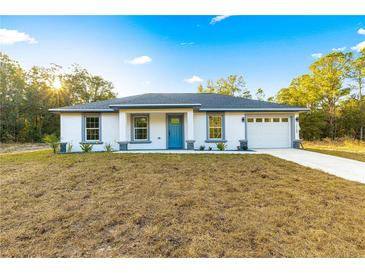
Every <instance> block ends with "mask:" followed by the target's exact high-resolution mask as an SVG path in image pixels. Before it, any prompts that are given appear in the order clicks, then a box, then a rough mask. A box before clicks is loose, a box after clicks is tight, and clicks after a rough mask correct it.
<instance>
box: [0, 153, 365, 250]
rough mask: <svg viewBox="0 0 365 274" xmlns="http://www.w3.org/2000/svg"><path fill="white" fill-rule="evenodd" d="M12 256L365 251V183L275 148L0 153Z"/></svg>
mask: <svg viewBox="0 0 365 274" xmlns="http://www.w3.org/2000/svg"><path fill="white" fill-rule="evenodd" d="M0 161H1V165H0V180H1V185H0V190H1V192H0V204H1V222H0V255H1V256H2V257H364V256H365V185H361V184H358V183H354V182H349V181H346V180H343V179H339V178H337V177H334V176H331V175H328V174H325V173H322V172H320V171H317V170H312V169H309V168H305V167H302V166H299V165H297V164H294V163H291V162H287V161H284V160H280V159H278V158H274V157H272V156H268V155H203V154H195V155H174V154H108V153H90V154H73V155H52V154H51V153H50V152H48V151H41V152H31V153H22V154H13V155H0Z"/></svg>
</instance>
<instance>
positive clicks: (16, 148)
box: [0, 143, 49, 153]
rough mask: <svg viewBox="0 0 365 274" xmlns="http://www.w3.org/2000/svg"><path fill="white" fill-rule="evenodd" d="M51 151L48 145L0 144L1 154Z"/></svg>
mask: <svg viewBox="0 0 365 274" xmlns="http://www.w3.org/2000/svg"><path fill="white" fill-rule="evenodd" d="M45 149H49V146H48V145H47V144H43V143H24V144H20V143H9V144H4V143H0V153H16V152H28V151H38V150H45Z"/></svg>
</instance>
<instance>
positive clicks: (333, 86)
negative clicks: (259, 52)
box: [198, 49, 365, 140]
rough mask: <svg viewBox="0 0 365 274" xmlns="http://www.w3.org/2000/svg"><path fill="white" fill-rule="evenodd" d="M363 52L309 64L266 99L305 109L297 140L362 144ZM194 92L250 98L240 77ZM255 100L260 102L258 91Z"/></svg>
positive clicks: (364, 114)
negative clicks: (357, 141)
mask: <svg viewBox="0 0 365 274" xmlns="http://www.w3.org/2000/svg"><path fill="white" fill-rule="evenodd" d="M364 86H365V49H362V51H361V52H360V54H356V55H354V54H353V53H350V52H346V53H344V52H332V53H330V54H328V55H326V56H323V57H321V58H319V59H318V60H316V61H315V62H313V63H312V64H311V65H310V66H309V72H308V73H306V74H304V75H300V76H298V77H296V78H294V79H293V80H292V81H291V83H290V85H289V86H288V87H286V88H282V89H281V90H279V91H278V93H277V94H276V95H275V96H273V97H269V98H267V100H268V101H271V102H277V103H282V104H289V105H296V106H302V107H307V108H308V109H309V111H308V112H307V113H302V114H301V115H300V127H301V138H303V139H305V140H319V139H322V138H327V137H329V138H332V139H335V138H338V137H345V136H346V137H351V138H354V139H360V140H364V134H365V132H364V131H365V94H364ZM198 92H201V93H220V94H226V95H234V96H241V97H244V98H252V95H251V93H250V91H249V90H248V89H247V88H246V85H245V82H244V79H243V76H237V75H230V76H228V77H227V78H226V79H224V78H222V79H219V80H218V81H215V82H214V81H208V82H207V84H206V86H203V85H199V87H198ZM256 99H258V100H264V99H265V93H264V91H263V90H262V89H258V90H257V92H256Z"/></svg>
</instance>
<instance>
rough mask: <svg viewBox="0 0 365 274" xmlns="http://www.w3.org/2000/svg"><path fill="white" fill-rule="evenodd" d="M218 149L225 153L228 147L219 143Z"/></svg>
mask: <svg viewBox="0 0 365 274" xmlns="http://www.w3.org/2000/svg"><path fill="white" fill-rule="evenodd" d="M217 148H218V149H219V150H220V151H223V150H225V149H226V148H227V145H226V144H225V143H218V144H217Z"/></svg>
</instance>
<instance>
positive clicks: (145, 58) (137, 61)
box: [126, 55, 152, 65]
mask: <svg viewBox="0 0 365 274" xmlns="http://www.w3.org/2000/svg"><path fill="white" fill-rule="evenodd" d="M150 62H152V58H151V57H149V56H146V55H143V56H139V57H135V58H133V59H131V60H127V61H126V63H128V64H131V65H143V64H147V63H150Z"/></svg>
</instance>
